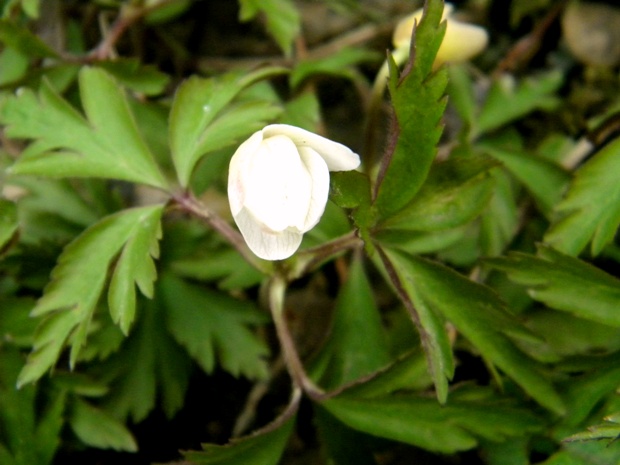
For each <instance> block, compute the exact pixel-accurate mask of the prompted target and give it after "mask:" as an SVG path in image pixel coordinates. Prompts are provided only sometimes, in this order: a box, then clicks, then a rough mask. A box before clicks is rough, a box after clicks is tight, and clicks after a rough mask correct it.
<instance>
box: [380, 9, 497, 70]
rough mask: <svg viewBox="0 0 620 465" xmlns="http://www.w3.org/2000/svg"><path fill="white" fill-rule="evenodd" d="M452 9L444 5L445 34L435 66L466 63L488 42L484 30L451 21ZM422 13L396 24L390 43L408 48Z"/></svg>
mask: <svg viewBox="0 0 620 465" xmlns="http://www.w3.org/2000/svg"><path fill="white" fill-rule="evenodd" d="M453 9H454V8H453V7H452V5H451V4H449V3H446V4H445V6H444V9H443V16H442V19H443V20H446V21H447V24H446V33H445V35H444V37H443V41H442V43H441V46H440V47H439V50H438V51H437V56H436V57H435V66H438V65H440V64H441V63H445V62H461V61H467V60H469V59H470V58H472V57H474V56H476V55H477V54H478V53H480V52H481V51H482V50H484V49H485V48H486V46H487V43H488V41H489V37H488V35H487V31H486V30H485V29H484V28H482V27H480V26H475V25H473V24H467V23H463V22H460V21H457V20H456V19H452V17H451V16H452V11H453ZM422 13H423V10H422V9H420V10H417V11H416V12H414V13H412V14H411V15H409V16H407V17H406V18H405V19H403V20H402V21H401V22H399V23H398V25H397V26H396V29H394V34H393V36H392V42H393V44H394V46H395V47H396V48H397V49H398V48H402V47H406V48H409V45H410V42H411V33H412V31H413V26H414V24H416V22H417V23H419V22H420V19H422Z"/></svg>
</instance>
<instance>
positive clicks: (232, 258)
mask: <svg viewBox="0 0 620 465" xmlns="http://www.w3.org/2000/svg"><path fill="white" fill-rule="evenodd" d="M203 250H204V249H203ZM170 268H171V270H172V271H174V273H175V274H176V275H177V276H179V277H183V278H191V279H195V280H198V281H216V282H217V285H218V287H219V288H221V289H224V290H234V289H245V288H248V287H251V286H255V285H257V284H259V283H260V282H261V281H262V280H263V277H264V276H263V274H262V273H261V272H260V271H258V270H257V269H256V268H254V267H253V266H251V265H250V264H248V262H246V261H245V260H244V259H243V258H242V257H241V256H240V255H239V254H238V253H237V251H236V250H233V249H231V248H218V249H216V248H212V249H207V250H206V251H205V252H204V254H202V253H194V254H193V255H192V256H187V257H184V258H181V259H179V260H175V261H173V262H172V263H171V265H170Z"/></svg>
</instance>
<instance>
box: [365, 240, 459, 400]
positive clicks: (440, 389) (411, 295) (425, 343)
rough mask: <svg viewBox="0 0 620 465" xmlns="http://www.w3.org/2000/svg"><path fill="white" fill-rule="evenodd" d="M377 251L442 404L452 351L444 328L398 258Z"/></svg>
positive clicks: (442, 322) (380, 249)
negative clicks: (416, 334)
mask: <svg viewBox="0 0 620 465" xmlns="http://www.w3.org/2000/svg"><path fill="white" fill-rule="evenodd" d="M377 250H378V251H379V255H380V259H381V269H383V270H384V274H386V275H387V277H388V279H389V282H391V283H392V285H393V287H394V289H395V291H396V294H397V295H398V297H399V298H400V300H401V301H402V302H403V304H404V306H405V309H406V310H407V311H408V312H409V314H410V316H411V318H412V319H413V321H414V323H415V325H416V327H417V329H418V332H419V333H420V340H421V342H422V347H424V352H425V353H426V359H427V364H428V369H429V372H430V374H431V377H432V379H433V383H434V384H435V390H436V391H437V398H438V399H439V401H440V402H442V403H444V402H445V401H446V399H447V397H448V380H449V379H451V378H452V376H454V360H453V358H452V348H451V346H450V341H449V340H448V335H447V333H446V330H445V328H444V321H443V319H442V318H441V316H440V314H439V313H437V309H435V308H433V307H432V306H431V305H429V304H428V302H426V301H425V299H424V298H423V296H422V295H421V294H420V293H419V292H418V289H417V288H416V286H415V285H414V282H413V279H414V277H413V275H412V274H411V272H410V269H409V267H408V266H407V264H406V263H404V262H402V261H400V259H401V256H400V255H398V254H388V253H386V251H384V250H383V249H382V248H379V247H378V248H377Z"/></svg>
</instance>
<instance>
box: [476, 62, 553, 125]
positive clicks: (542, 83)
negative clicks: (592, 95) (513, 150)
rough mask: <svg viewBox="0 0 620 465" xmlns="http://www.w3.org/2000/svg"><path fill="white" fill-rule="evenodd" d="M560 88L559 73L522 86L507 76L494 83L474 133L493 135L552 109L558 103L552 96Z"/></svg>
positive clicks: (536, 79) (528, 80)
mask: <svg viewBox="0 0 620 465" xmlns="http://www.w3.org/2000/svg"><path fill="white" fill-rule="evenodd" d="M561 85H562V73H560V72H556V71H553V72H550V73H548V74H544V75H542V76H536V77H535V78H530V79H526V80H525V81H523V82H521V83H516V82H514V80H513V78H512V77H510V76H506V77H503V78H500V79H497V80H495V81H494V82H493V86H492V87H491V89H490V90H489V94H488V95H487V97H486V100H485V102H484V105H483V106H482V108H481V110H480V115H479V116H478V118H477V119H476V125H475V128H476V131H477V133H478V134H481V133H485V132H490V131H493V130H495V129H497V128H499V127H501V126H503V125H505V124H506V123H509V122H510V121H514V120H516V119H518V118H521V117H523V116H524V115H526V114H528V113H529V112H531V111H534V110H537V109H543V110H551V109H553V108H555V107H556V106H557V105H558V103H559V102H558V100H557V98H556V97H554V96H553V95H552V93H553V92H555V91H556V90H558V88H559V87H560V86H561Z"/></svg>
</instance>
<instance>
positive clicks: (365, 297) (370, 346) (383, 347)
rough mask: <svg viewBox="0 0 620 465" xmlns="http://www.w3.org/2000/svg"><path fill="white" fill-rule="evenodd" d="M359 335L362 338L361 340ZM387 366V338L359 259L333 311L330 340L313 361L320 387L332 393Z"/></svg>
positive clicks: (352, 267)
mask: <svg viewBox="0 0 620 465" xmlns="http://www.w3.org/2000/svg"><path fill="white" fill-rule="evenodd" d="M360 334H363V335H364V337H363V338H360ZM389 362H390V353H389V349H388V346H387V339H386V334H385V332H384V330H383V323H382V321H381V315H380V314H379V310H378V308H377V306H376V304H375V301H374V296H373V293H372V288H371V286H370V282H369V281H368V277H367V276H366V273H365V272H364V269H363V267H362V263H361V260H360V259H356V260H354V261H353V262H352V264H351V268H350V269H349V275H348V278H347V281H346V283H345V284H344V286H343V287H342V289H341V290H340V292H339V294H338V298H337V300H336V304H335V308H334V316H333V321H332V326H331V331H330V333H329V339H328V340H327V342H326V343H325V345H324V346H323V347H322V349H321V351H320V352H319V354H318V355H317V358H316V359H315V360H314V366H315V367H317V368H318V370H315V372H314V373H313V376H315V377H318V376H319V374H320V378H319V379H320V382H319V384H320V385H321V386H322V387H324V388H325V389H327V390H333V389H336V388H338V387H341V386H343V385H346V384H348V383H351V382H353V381H355V380H357V379H360V378H362V377H363V376H366V375H369V374H371V373H373V372H375V371H377V370H379V369H380V368H384V367H386V366H387V365H388V364H389Z"/></svg>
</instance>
